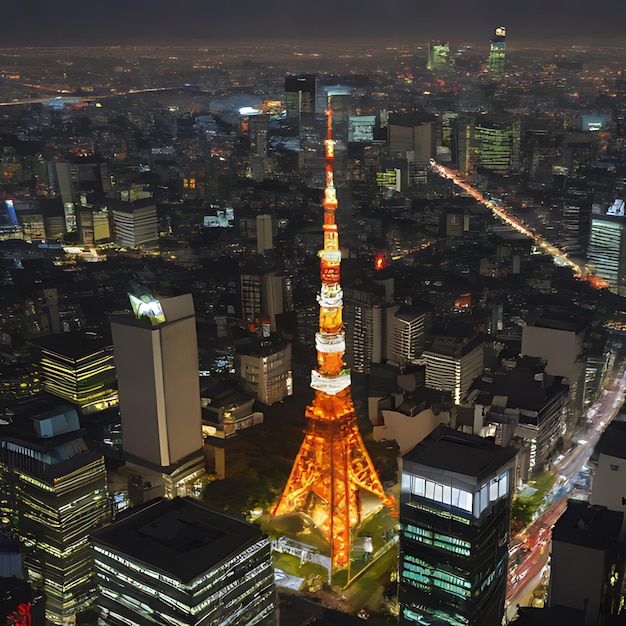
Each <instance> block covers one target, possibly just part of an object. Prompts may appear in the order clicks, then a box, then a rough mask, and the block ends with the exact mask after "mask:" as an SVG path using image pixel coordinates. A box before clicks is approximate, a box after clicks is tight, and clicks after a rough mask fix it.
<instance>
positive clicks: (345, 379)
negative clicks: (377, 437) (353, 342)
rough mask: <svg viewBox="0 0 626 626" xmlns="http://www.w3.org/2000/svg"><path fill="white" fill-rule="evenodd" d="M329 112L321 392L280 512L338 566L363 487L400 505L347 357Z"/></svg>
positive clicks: (358, 514) (314, 379) (315, 375)
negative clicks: (317, 536) (362, 412)
mask: <svg viewBox="0 0 626 626" xmlns="http://www.w3.org/2000/svg"><path fill="white" fill-rule="evenodd" d="M326 116H327V126H328V130H327V138H326V140H325V146H326V186H325V190H324V199H323V207H324V222H323V226H322V228H323V233H324V247H323V249H322V250H320V252H319V257H320V278H321V289H320V293H319V295H318V297H317V300H318V303H319V306H320V316H319V331H318V332H317V333H316V335H315V347H316V351H317V363H318V368H317V369H316V370H313V371H312V373H311V387H312V388H313V389H314V390H315V396H314V398H313V401H312V402H311V404H310V405H309V406H308V407H307V408H306V412H305V415H306V417H307V419H308V428H307V432H306V435H305V437H304V441H303V442H302V445H301V447H300V451H299V452H298V455H297V456H296V459H295V462H294V465H293V468H292V470H291V475H290V476H289V480H288V481H287V484H286V486H285V489H284V491H283V494H282V496H281V498H280V500H279V501H278V504H277V505H276V507H275V509H274V511H273V514H274V515H283V514H287V513H295V512H302V513H304V514H306V515H308V516H310V517H311V519H312V520H313V522H314V523H315V524H316V526H317V528H318V529H319V530H320V531H321V532H322V533H323V535H324V537H325V538H326V539H327V540H328V543H329V546H330V553H331V554H330V556H331V562H332V568H333V570H336V569H341V568H343V567H345V566H347V565H348V562H349V559H350V540H351V533H352V531H353V529H355V528H357V527H358V525H359V524H360V523H361V520H362V507H361V493H362V492H363V491H366V492H369V493H371V494H373V495H374V496H376V497H377V498H378V499H379V500H380V501H381V502H382V504H383V505H385V506H388V507H391V506H393V500H392V499H391V498H390V497H388V496H386V495H385V492H384V490H383V486H382V484H381V482H380V478H379V476H378V473H377V472H376V470H375V468H374V465H373V463H372V460H371V458H370V456H369V454H368V452H367V450H366V448H365V445H364V443H363V439H362V437H361V434H360V432H359V429H358V426H357V419H356V411H355V409H354V403H353V401H352V394H351V391H350V384H351V379H350V370H348V369H347V368H346V367H345V363H344V361H343V355H344V352H345V347H346V342H345V333H344V330H343V318H342V311H343V291H342V289H341V285H340V282H339V279H340V265H341V250H340V249H339V236H338V230H337V224H336V222H335V212H336V210H337V196H336V190H335V185H334V167H333V163H334V156H335V141H334V139H333V135H332V110H331V108H330V107H329V108H328V110H327V111H326Z"/></svg>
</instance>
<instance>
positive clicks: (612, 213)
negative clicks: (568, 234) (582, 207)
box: [587, 199, 626, 296]
mask: <svg viewBox="0 0 626 626" xmlns="http://www.w3.org/2000/svg"><path fill="white" fill-rule="evenodd" d="M624 206H625V204H624V200H621V199H617V200H615V201H614V202H613V204H611V206H609V207H608V208H607V209H604V207H602V206H600V205H596V204H594V206H593V213H592V214H591V233H590V235H589V247H588V248H587V259H588V260H589V264H590V265H592V266H593V267H594V268H595V270H596V273H597V275H598V278H601V279H603V280H605V281H607V283H608V288H609V290H610V291H612V292H613V293H616V294H618V295H620V296H624V295H626V216H625V215H624Z"/></svg>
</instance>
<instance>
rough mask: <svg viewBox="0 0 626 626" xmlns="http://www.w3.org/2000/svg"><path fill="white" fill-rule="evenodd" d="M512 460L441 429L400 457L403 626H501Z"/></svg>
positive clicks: (503, 451) (507, 452) (477, 440)
mask: <svg viewBox="0 0 626 626" xmlns="http://www.w3.org/2000/svg"><path fill="white" fill-rule="evenodd" d="M515 455H516V452H515V450H513V449H511V448H502V447H500V446H497V445H495V444H494V443H493V442H491V441H487V440H485V439H482V438H481V437H477V436H475V435H466V434H463V433H459V432H456V431H453V430H451V429H449V428H446V427H444V426H439V427H438V428H437V429H436V430H435V431H434V432H433V433H432V434H431V435H429V436H428V437H427V438H426V439H425V440H424V441H423V442H422V443H420V444H418V445H417V446H416V447H415V448H413V450H411V451H410V452H408V453H407V454H405V455H404V456H403V457H402V459H401V469H402V483H401V491H400V529H401V530H400V571H399V580H400V588H399V602H400V624H401V625H409V624H441V625H445V624H450V625H452V626H500V624H501V622H502V615H503V611H504V600H505V593H506V578H507V567H508V542H509V526H510V512H511V494H512V491H513V488H514V484H513V477H514V463H515Z"/></svg>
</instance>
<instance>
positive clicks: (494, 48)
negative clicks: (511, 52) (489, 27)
mask: <svg viewBox="0 0 626 626" xmlns="http://www.w3.org/2000/svg"><path fill="white" fill-rule="evenodd" d="M505 58H506V28H504V26H498V28H496V33H495V35H494V37H493V38H492V39H491V41H490V47H489V61H488V66H489V75H490V76H491V77H492V78H494V79H495V80H499V79H501V78H502V77H503V76H504V64H505Z"/></svg>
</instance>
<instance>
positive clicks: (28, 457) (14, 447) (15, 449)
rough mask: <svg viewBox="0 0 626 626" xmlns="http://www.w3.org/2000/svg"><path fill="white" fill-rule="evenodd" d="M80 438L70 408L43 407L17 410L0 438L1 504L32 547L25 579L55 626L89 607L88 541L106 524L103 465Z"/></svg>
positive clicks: (34, 404) (107, 511)
mask: <svg viewBox="0 0 626 626" xmlns="http://www.w3.org/2000/svg"><path fill="white" fill-rule="evenodd" d="M83 434H84V431H82V430H81V428H80V424H79V421H78V415H77V413H76V410H75V409H74V408H72V407H70V406H67V405H64V406H63V405H52V404H51V403H46V402H44V401H42V400H37V401H33V402H31V403H28V404H25V405H22V406H21V407H20V409H19V411H17V410H16V415H15V418H14V421H13V424H11V425H8V426H3V427H2V431H1V432H0V468H1V472H0V474H1V477H2V480H1V481H0V484H1V486H2V490H3V493H2V500H3V501H4V502H10V503H11V507H10V510H11V513H10V514H11V515H14V516H15V528H14V530H15V531H16V532H17V533H19V536H20V537H24V538H25V539H26V540H27V544H26V545H27V546H30V547H29V548H28V549H27V550H26V552H25V556H24V565H25V568H26V574H27V577H28V578H29V579H30V580H34V581H36V582H37V584H38V585H40V586H41V587H42V588H43V591H44V593H45V596H46V598H45V604H46V618H47V619H48V620H50V621H51V622H52V623H54V624H64V623H68V622H69V621H71V620H72V618H73V616H74V615H75V614H76V613H77V612H78V611H79V610H80V609H81V607H83V606H84V605H85V604H86V603H87V602H88V601H90V600H92V588H93V583H92V558H91V546H90V544H89V533H90V532H91V531H93V530H95V529H97V528H99V527H101V526H104V525H106V524H108V523H109V522H110V519H111V507H110V504H109V498H108V494H107V475H106V468H105V465H104V457H103V456H102V454H98V453H96V452H92V451H90V450H89V449H88V447H87V445H86V443H85V441H84V439H83Z"/></svg>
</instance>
